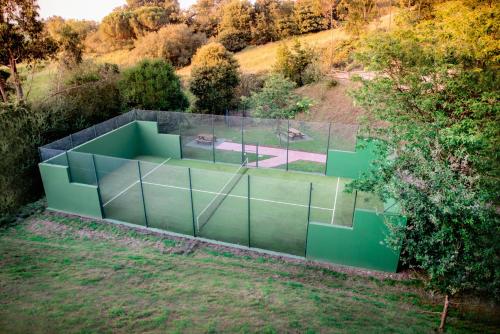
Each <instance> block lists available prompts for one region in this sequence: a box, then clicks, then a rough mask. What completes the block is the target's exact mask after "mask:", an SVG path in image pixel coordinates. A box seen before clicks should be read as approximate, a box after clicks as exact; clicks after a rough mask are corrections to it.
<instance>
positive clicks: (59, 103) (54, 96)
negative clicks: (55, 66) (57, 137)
mask: <svg viewBox="0 0 500 334" xmlns="http://www.w3.org/2000/svg"><path fill="white" fill-rule="evenodd" d="M61 77H62V78H61V80H60V81H58V82H54V84H53V88H52V89H51V92H50V94H51V96H50V97H49V98H48V99H46V100H43V101H42V102H40V103H39V104H38V105H35V106H34V108H36V109H41V110H42V111H44V112H46V113H51V114H57V115H58V116H57V117H59V118H61V119H63V120H64V121H63V122H61V124H59V125H58V128H57V131H56V132H57V133H58V134H63V133H67V132H74V131H77V130H80V129H82V128H85V127H87V126H90V125H92V124H94V123H98V122H102V121H104V120H106V119H108V118H110V117H113V116H115V115H117V114H119V113H120V111H121V100H120V91H119V89H118V79H119V71H118V66H116V65H112V64H102V65H96V64H93V63H91V62H84V63H82V64H81V65H80V66H78V67H77V68H75V69H73V70H71V71H66V72H63V73H62V75H61Z"/></svg>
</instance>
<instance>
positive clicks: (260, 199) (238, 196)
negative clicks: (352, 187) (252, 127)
mask: <svg viewBox="0 0 500 334" xmlns="http://www.w3.org/2000/svg"><path fill="white" fill-rule="evenodd" d="M143 184H147V185H151V186H157V187H163V188H173V189H180V190H186V191H189V188H184V187H177V186H171V185H166V184H159V183H152V182H143ZM193 191H196V192H200V193H205V194H214V195H219V194H222V193H216V192H213V191H208V190H201V189H194V188H193ZM227 196H228V197H235V198H243V199H246V198H247V196H241V195H232V194H229V195H227ZM250 199H251V200H254V201H261V202H268V203H276V204H284V205H291V206H299V207H304V208H307V207H308V205H305V204H297V203H288V202H280V201H273V200H270V199H263V198H256V197H250ZM311 209H317V210H325V211H333V210H334V209H330V208H322V207H319V206H311Z"/></svg>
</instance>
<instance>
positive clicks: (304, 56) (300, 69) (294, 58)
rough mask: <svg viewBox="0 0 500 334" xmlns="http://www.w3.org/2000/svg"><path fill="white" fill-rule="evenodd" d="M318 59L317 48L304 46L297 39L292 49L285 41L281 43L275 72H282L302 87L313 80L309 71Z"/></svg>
mask: <svg viewBox="0 0 500 334" xmlns="http://www.w3.org/2000/svg"><path fill="white" fill-rule="evenodd" d="M316 61H317V55H316V52H315V50H314V49H313V48H311V47H309V46H308V45H307V44H306V45H304V46H303V45H302V44H301V43H300V41H299V40H298V39H297V40H295V42H294V44H293V46H292V48H291V49H290V48H288V46H287V45H286V44H284V43H283V44H281V45H280V47H279V48H278V51H277V56H276V64H275V65H274V72H276V73H280V74H281V75H283V76H284V77H285V78H287V79H290V80H291V81H293V82H295V83H296V84H297V86H299V87H300V86H303V85H305V84H308V83H311V82H312V81H311V78H310V77H309V76H308V73H309V72H310V67H313V66H317V64H316ZM313 81H314V80H313Z"/></svg>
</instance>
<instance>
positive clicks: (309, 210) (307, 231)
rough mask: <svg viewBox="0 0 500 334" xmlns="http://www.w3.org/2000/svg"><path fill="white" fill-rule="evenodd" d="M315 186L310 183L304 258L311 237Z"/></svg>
mask: <svg viewBox="0 0 500 334" xmlns="http://www.w3.org/2000/svg"><path fill="white" fill-rule="evenodd" d="M312 191H313V184H312V182H311V183H309V205H308V206H307V227H306V244H305V247H304V257H307V238H308V237H309V224H310V223H311V201H312Z"/></svg>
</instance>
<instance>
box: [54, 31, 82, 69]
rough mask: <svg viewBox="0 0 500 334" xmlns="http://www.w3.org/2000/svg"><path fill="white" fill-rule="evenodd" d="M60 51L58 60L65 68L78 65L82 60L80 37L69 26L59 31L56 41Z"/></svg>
mask: <svg viewBox="0 0 500 334" xmlns="http://www.w3.org/2000/svg"><path fill="white" fill-rule="evenodd" d="M57 43H58V45H59V50H60V56H59V59H60V61H61V63H62V64H63V65H64V66H65V67H72V66H74V65H78V64H80V63H81V62H82V60H83V43H82V40H81V38H80V35H79V34H78V33H77V32H76V31H75V30H73V28H71V26H69V25H64V26H63V27H62V28H61V30H60V31H59V39H58V40H57Z"/></svg>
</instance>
